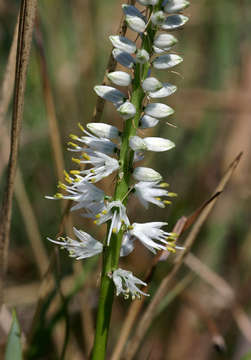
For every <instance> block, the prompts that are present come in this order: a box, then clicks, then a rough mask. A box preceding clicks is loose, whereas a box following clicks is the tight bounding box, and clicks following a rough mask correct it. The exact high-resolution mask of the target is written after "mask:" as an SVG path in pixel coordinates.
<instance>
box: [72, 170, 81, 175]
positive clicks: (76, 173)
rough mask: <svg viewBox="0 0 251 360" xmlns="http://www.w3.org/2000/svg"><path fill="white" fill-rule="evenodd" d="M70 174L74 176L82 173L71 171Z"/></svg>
mask: <svg viewBox="0 0 251 360" xmlns="http://www.w3.org/2000/svg"><path fill="white" fill-rule="evenodd" d="M70 174H72V175H79V174H80V171H79V170H71V171H70Z"/></svg>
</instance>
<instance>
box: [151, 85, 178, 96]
mask: <svg viewBox="0 0 251 360" xmlns="http://www.w3.org/2000/svg"><path fill="white" fill-rule="evenodd" d="M176 90H177V86H175V85H172V84H169V83H164V84H163V87H162V88H161V89H160V90H158V91H154V92H149V93H148V96H150V97H151V98H152V99H161V98H164V97H166V96H170V95H172V94H173V93H175V91H176Z"/></svg>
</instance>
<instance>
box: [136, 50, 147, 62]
mask: <svg viewBox="0 0 251 360" xmlns="http://www.w3.org/2000/svg"><path fill="white" fill-rule="evenodd" d="M149 58H150V56H149V54H148V52H147V51H146V50H145V49H139V50H137V52H136V62H137V63H139V64H145V63H147V62H148V61H149Z"/></svg>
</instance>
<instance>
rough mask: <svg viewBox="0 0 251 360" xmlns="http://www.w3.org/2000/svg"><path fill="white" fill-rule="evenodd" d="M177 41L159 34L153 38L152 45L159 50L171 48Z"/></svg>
mask: <svg viewBox="0 0 251 360" xmlns="http://www.w3.org/2000/svg"><path fill="white" fill-rule="evenodd" d="M177 42H178V40H177V39H176V37H174V36H173V35H171V34H166V33H161V34H158V35H156V36H155V38H154V42H153V43H154V45H155V46H157V47H158V48H160V49H166V48H168V49H169V48H171V47H172V46H174V45H175V44H177Z"/></svg>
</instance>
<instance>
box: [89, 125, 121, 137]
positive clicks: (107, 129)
mask: <svg viewBox="0 0 251 360" xmlns="http://www.w3.org/2000/svg"><path fill="white" fill-rule="evenodd" d="M86 127H87V128H88V129H89V130H90V131H91V132H92V133H93V134H95V135H97V136H99V137H104V138H107V139H117V138H119V131H118V129H117V128H116V127H115V126H112V125H109V124H104V123H88V124H87V125H86Z"/></svg>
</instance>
